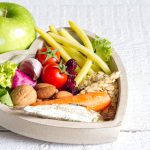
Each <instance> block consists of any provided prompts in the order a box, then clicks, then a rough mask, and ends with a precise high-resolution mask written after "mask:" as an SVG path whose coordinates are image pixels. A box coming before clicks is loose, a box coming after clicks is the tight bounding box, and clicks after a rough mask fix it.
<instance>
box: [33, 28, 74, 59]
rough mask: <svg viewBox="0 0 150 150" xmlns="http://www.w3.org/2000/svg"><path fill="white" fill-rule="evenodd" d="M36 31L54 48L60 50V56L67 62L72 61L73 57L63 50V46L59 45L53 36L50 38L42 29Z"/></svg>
mask: <svg viewBox="0 0 150 150" xmlns="http://www.w3.org/2000/svg"><path fill="white" fill-rule="evenodd" d="M35 30H36V31H37V32H38V33H39V34H40V36H41V37H42V38H43V39H44V40H45V41H46V42H47V43H48V44H49V45H51V46H52V47H54V48H58V49H59V52H60V55H61V56H62V58H63V59H64V60H65V61H68V60H69V59H71V57H70V56H69V55H68V53H67V52H66V51H65V50H64V49H63V48H62V46H61V45H60V44H59V43H57V42H56V41H55V40H54V38H53V37H52V36H50V35H49V34H48V33H46V32H44V31H43V30H42V29H40V28H37V27H36V28H35Z"/></svg>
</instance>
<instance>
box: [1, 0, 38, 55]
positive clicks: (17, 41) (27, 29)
mask: <svg viewBox="0 0 150 150" xmlns="http://www.w3.org/2000/svg"><path fill="white" fill-rule="evenodd" d="M35 37H36V33H35V22H34V19H33V17H32V15H31V14H30V13H29V11H28V10H27V9H25V8H24V7H22V6H20V5H18V4H14V3H8V2H1V3H0V53H4V52H8V51H12V50H23V49H26V48H28V47H29V46H30V45H31V43H32V42H33V40H34V39H35Z"/></svg>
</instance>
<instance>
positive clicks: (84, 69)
mask: <svg viewBox="0 0 150 150" xmlns="http://www.w3.org/2000/svg"><path fill="white" fill-rule="evenodd" d="M69 24H70V27H71V29H72V30H73V31H75V32H76V34H77V35H78V36H79V38H80V39H81V40H82V42H83V44H84V45H85V47H87V48H89V50H90V51H93V47H92V44H91V42H90V40H89V38H88V37H87V35H86V34H85V32H84V31H83V30H82V29H81V28H80V27H79V26H78V25H76V24H75V23H74V22H72V21H69ZM91 66H92V61H91V59H89V58H88V59H87V60H86V62H85V64H84V65H83V67H82V69H81V70H80V72H79V73H78V75H77V76H76V78H75V81H76V83H77V85H78V84H80V82H81V81H82V80H83V78H84V77H85V76H86V75H87V73H88V71H89V69H90V68H91Z"/></svg>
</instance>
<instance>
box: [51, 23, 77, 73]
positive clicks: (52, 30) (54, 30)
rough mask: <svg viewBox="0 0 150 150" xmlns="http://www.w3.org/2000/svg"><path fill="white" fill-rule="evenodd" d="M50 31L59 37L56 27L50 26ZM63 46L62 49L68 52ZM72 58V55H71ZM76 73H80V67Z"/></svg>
mask: <svg viewBox="0 0 150 150" xmlns="http://www.w3.org/2000/svg"><path fill="white" fill-rule="evenodd" d="M49 29H50V31H51V32H52V33H55V34H57V35H59V32H58V31H57V29H56V28H55V26H53V25H50V26H49ZM61 46H62V48H63V49H64V50H65V51H66V49H65V48H64V47H63V45H61ZM67 53H68V54H69V52H68V51H67ZM69 55H70V54H69ZM70 56H71V57H72V55H70ZM72 58H73V57H72ZM76 71H77V72H79V71H80V67H79V66H77V69H76Z"/></svg>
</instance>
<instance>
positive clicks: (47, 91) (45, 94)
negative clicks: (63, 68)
mask: <svg viewBox="0 0 150 150" xmlns="http://www.w3.org/2000/svg"><path fill="white" fill-rule="evenodd" d="M56 92H57V89H56V87H55V86H47V87H42V88H40V89H38V90H37V98H38V99H44V98H50V97H51V96H53V95H54V94H55V93H56Z"/></svg>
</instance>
